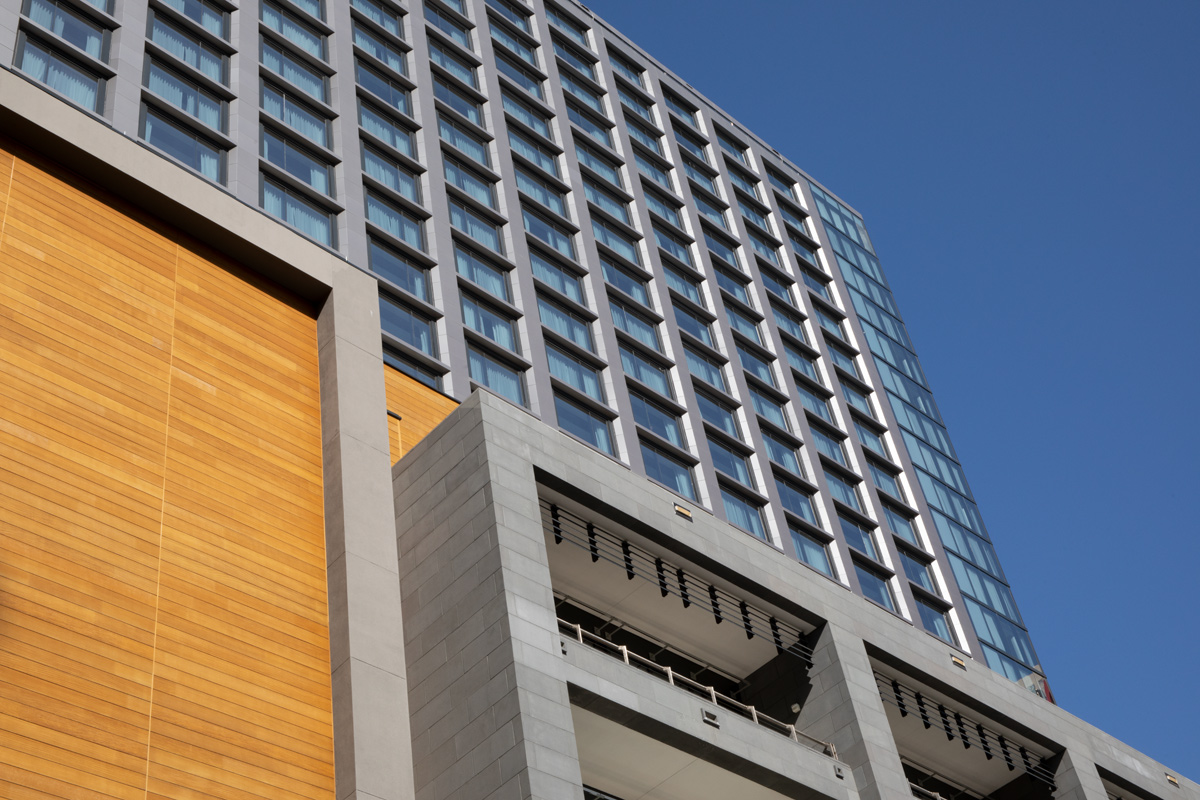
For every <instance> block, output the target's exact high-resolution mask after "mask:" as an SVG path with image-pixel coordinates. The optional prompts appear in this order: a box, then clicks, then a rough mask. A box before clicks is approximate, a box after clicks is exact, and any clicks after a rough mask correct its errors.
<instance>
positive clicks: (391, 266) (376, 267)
mask: <svg viewBox="0 0 1200 800" xmlns="http://www.w3.org/2000/svg"><path fill="white" fill-rule="evenodd" d="M367 252H368V256H367V257H368V263H369V264H370V265H371V271H372V272H374V273H375V274H376V275H379V276H380V277H382V278H385V279H387V280H389V281H391V282H392V283H394V284H396V285H397V286H400V287H402V288H403V289H405V290H406V291H408V292H410V293H411V294H414V295H416V296H417V297H419V298H421V299H422V300H428V299H429V271H428V270H426V269H425V268H424V267H419V266H417V265H416V264H413V263H412V262H411V261H409V260H408V259H407V258H404V257H403V256H401V255H399V254H397V253H395V252H393V251H391V250H389V249H388V248H386V247H384V246H383V245H381V244H379V243H378V242H375V241H371V242H370V243H369V249H368V251H367Z"/></svg>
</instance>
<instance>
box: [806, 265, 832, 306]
mask: <svg viewBox="0 0 1200 800" xmlns="http://www.w3.org/2000/svg"><path fill="white" fill-rule="evenodd" d="M800 277H801V278H802V279H803V280H804V285H805V286H807V287H808V288H809V289H811V290H812V292H813V294H815V295H816V296H817V297H820V298H821V299H823V300H825V301H826V302H829V303H832V302H833V296H832V295H830V293H829V287H828V286H826V285H825V283H824V281H820V280H818V279H817V278H815V277H813V274H812V273H811V272H809V271H808V270H802V271H801V273H800Z"/></svg>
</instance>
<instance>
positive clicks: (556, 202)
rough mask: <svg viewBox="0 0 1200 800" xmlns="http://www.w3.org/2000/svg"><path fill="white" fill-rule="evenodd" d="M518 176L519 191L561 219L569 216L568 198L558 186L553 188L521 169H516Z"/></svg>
mask: <svg viewBox="0 0 1200 800" xmlns="http://www.w3.org/2000/svg"><path fill="white" fill-rule="evenodd" d="M516 174H517V188H518V189H520V190H521V191H522V192H524V193H525V194H526V195H527V196H528V197H530V198H532V199H533V200H535V201H537V202H538V203H541V204H542V205H544V206H545V207H546V208H548V209H550V210H551V211H553V212H554V213H555V214H558V215H559V216H560V217H566V216H568V214H567V201H566V197H565V196H564V195H563V192H562V190H561V189H559V188H558V187H557V186H551V185H550V184H549V183H547V182H546V181H544V180H542V179H541V178H539V177H537V176H536V175H533V174H532V173H530V172H528V171H527V170H524V169H521V168H520V167H517V168H516ZM526 229H527V230H528V226H526ZM538 238H542V237H538ZM555 249H558V248H555Z"/></svg>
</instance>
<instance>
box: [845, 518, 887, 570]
mask: <svg viewBox="0 0 1200 800" xmlns="http://www.w3.org/2000/svg"><path fill="white" fill-rule="evenodd" d="M838 521H839V522H840V523H841V525H842V535H843V536H845V537H846V544H848V545H850V546H851V547H853V548H854V549H855V550H857V551H859V552H860V553H863V554H865V555H868V556H870V557H871V558H873V559H875V560H876V561H878V560H879V553H878V551H877V550H876V549H875V536H874V534H872V533H871V531H869V530H867V529H866V528H864V527H863V526H861V525H859V524H858V523H857V522H851V521H850V520H848V519H846V518H845V517H838Z"/></svg>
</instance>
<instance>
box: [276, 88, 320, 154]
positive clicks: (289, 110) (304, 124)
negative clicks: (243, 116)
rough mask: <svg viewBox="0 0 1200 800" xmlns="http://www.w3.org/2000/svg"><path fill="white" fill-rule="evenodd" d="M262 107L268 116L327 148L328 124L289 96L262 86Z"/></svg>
mask: <svg viewBox="0 0 1200 800" xmlns="http://www.w3.org/2000/svg"><path fill="white" fill-rule="evenodd" d="M262 107H263V111H265V112H267V114H268V115H270V116H272V117H274V118H275V119H277V120H279V121H280V122H282V123H283V124H284V125H287V126H288V127H289V128H291V129H292V130H294V131H296V133H299V134H300V135H301V136H303V137H304V138H306V139H309V140H311V141H313V142H316V143H317V144H319V145H321V146H322V147H328V146H329V123H328V122H327V121H326V120H325V118H324V117H321V116H319V115H317V114H315V113H313V112H312V111H310V110H309V109H308V107H307V106H305V105H304V103H303V102H300V101H297V100H296V99H294V98H293V97H292V96H291V95H289V94H287V93H285V92H283V91H281V90H279V89H276V88H274V87H273V86H268V85H266V84H263V87H262Z"/></svg>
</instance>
